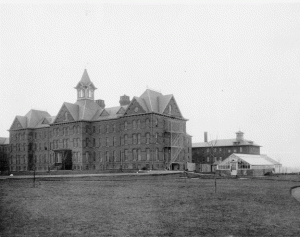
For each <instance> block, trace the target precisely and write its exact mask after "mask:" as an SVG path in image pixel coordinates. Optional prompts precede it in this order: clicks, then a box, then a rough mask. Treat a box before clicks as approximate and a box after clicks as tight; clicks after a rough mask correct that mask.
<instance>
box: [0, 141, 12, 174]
mask: <svg viewBox="0 0 300 237" xmlns="http://www.w3.org/2000/svg"><path fill="white" fill-rule="evenodd" d="M9 153H10V146H9V139H8V137H0V171H1V172H2V171H5V170H8V169H9V165H8V164H9V161H8V157H9Z"/></svg>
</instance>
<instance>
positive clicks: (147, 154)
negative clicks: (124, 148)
mask: <svg viewBox="0 0 300 237" xmlns="http://www.w3.org/2000/svg"><path fill="white" fill-rule="evenodd" d="M146 158H147V160H150V149H149V148H147V149H146Z"/></svg>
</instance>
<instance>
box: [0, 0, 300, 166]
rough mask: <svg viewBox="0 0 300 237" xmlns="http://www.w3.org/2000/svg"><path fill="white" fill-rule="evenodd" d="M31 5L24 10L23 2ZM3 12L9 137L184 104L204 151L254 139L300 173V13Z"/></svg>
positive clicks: (197, 6) (94, 7) (267, 5)
mask: <svg viewBox="0 0 300 237" xmlns="http://www.w3.org/2000/svg"><path fill="white" fill-rule="evenodd" d="M24 2H25V1H24ZM24 2H21V1H9V2H8V1H3V0H2V1H0V4H1V6H0V78H1V80H0V81H1V86H0V101H1V103H0V113H1V116H0V123H1V126H0V137H8V136H9V132H8V129H9V128H10V126H11V124H12V122H13V120H14V118H15V116H16V115H22V116H24V115H25V114H26V113H27V112H28V111H29V110H30V109H40V110H46V111H48V113H50V114H51V115H52V116H55V115H56V114H57V113H58V111H59V109H60V108H61V106H62V104H63V102H71V103H74V102H75V101H76V90H75V89H74V87H75V86H76V85H77V83H78V81H79V80H80V79H81V76H82V74H83V71H84V69H85V68H86V69H87V71H88V74H89V76H90V79H91V80H92V82H93V83H94V85H95V86H96V87H97V88H98V89H97V90H96V92H95V99H104V100H105V104H106V107H113V106H118V105H119V99H120V96H121V95H124V94H126V95H128V96H130V98H132V97H133V96H140V95H141V94H142V93H143V92H144V91H145V90H146V89H147V88H151V89H154V90H157V91H160V92H161V93H162V94H164V95H167V94H173V95H174V97H175V99H176V101H177V104H178V106H179V108H180V111H181V113H182V115H183V116H184V117H185V118H187V119H188V120H189V121H188V122H187V132H188V133H189V134H190V135H192V136H193V138H192V139H193V142H203V133H204V132H205V131H207V132H208V134H209V135H208V137H209V139H230V138H235V136H236V134H235V133H236V132H237V131H239V130H241V131H243V132H244V138H245V139H248V140H252V141H254V142H255V143H257V144H259V145H261V146H262V147H261V153H262V154H267V155H269V156H270V157H271V158H273V159H275V160H277V161H280V162H281V163H282V164H283V165H284V166H290V167H298V168H300V155H299V152H298V150H299V147H300V146H299V141H300V123H299V118H300V96H299V93H300V80H299V77H300V14H299V12H300V3H297V2H292V1H290V2H288V1H183V0H182V1H181V0H175V1H167V0H164V1H146V0H145V1H129V0H128V1H126V0H124V1H78V0H77V1H72V3H71V2H70V1H51V4H49V3H50V1H26V4H24Z"/></svg>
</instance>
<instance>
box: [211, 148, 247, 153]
mask: <svg viewBox="0 0 300 237" xmlns="http://www.w3.org/2000/svg"><path fill="white" fill-rule="evenodd" d="M210 149H212V148H206V152H207V153H208V152H209V151H210ZM224 149H225V148H224ZM217 150H219V152H222V148H221V147H220V148H219V149H217V148H213V151H214V152H217ZM232 151H233V153H236V152H238V149H237V148H234V149H232ZM227 152H228V153H231V149H230V148H229V149H227ZM239 152H243V147H239Z"/></svg>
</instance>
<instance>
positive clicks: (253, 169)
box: [216, 153, 281, 176]
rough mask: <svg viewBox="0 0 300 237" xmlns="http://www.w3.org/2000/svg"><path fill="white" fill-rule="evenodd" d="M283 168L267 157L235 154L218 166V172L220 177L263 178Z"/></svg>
mask: <svg viewBox="0 0 300 237" xmlns="http://www.w3.org/2000/svg"><path fill="white" fill-rule="evenodd" d="M278 166H281V164H279V163H278V162H276V161H274V160H273V159H271V158H270V157H268V156H266V155H250V154H236V153H233V154H231V155H230V156H229V157H227V158H226V159H225V160H224V161H222V162H221V163H220V164H218V165H217V170H216V172H217V173H218V174H220V175H233V176H236V175H238V176H262V175H265V174H266V173H274V172H275V168H276V169H277V167H278Z"/></svg>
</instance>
